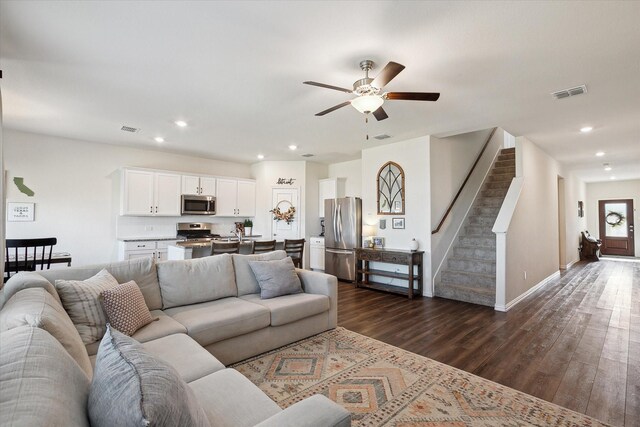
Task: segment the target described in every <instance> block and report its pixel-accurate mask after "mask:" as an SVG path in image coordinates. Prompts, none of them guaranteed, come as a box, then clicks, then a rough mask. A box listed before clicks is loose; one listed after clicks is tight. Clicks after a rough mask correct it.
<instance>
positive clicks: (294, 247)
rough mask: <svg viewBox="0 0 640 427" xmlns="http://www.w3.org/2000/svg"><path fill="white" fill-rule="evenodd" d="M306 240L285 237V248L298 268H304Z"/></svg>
mask: <svg viewBox="0 0 640 427" xmlns="http://www.w3.org/2000/svg"><path fill="white" fill-rule="evenodd" d="M304 242H305V240H304V239H284V250H285V251H286V252H287V255H289V256H290V257H291V259H292V260H293V264H294V265H295V266H296V267H298V268H302V256H303V254H304Z"/></svg>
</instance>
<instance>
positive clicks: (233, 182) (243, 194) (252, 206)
mask: <svg viewBox="0 0 640 427" xmlns="http://www.w3.org/2000/svg"><path fill="white" fill-rule="evenodd" d="M255 214H256V183H255V182H254V181H243V180H237V179H227V178H218V179H217V180H216V215H217V216H243V217H252V216H255Z"/></svg>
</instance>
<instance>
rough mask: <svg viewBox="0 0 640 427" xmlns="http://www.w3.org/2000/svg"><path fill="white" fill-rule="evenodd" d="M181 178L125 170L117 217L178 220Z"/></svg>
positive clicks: (157, 173) (174, 175)
mask: <svg viewBox="0 0 640 427" xmlns="http://www.w3.org/2000/svg"><path fill="white" fill-rule="evenodd" d="M180 181H181V180H180V175H177V174H172V173H165V172H153V171H147V170H137V169H125V170H124V173H123V179H122V195H121V201H120V214H121V215H133V216H180V186H181V184H180Z"/></svg>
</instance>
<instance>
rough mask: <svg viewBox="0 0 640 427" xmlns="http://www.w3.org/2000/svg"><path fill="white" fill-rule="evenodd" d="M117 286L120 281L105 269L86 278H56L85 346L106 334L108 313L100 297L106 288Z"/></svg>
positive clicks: (61, 295) (62, 297) (65, 306)
mask: <svg viewBox="0 0 640 427" xmlns="http://www.w3.org/2000/svg"><path fill="white" fill-rule="evenodd" d="M116 286H118V281H117V280H116V279H115V278H114V277H113V276H112V275H111V274H109V272H108V271H107V270H104V269H103V270H100V271H99V272H98V273H97V274H96V275H95V276H93V277H90V278H88V279H87V280H56V290H57V291H58V295H59V296H60V299H61V300H62V305H63V306H64V309H65V310H66V311H67V314H69V317H70V318H71V321H72V322H73V325H74V326H75V327H76V329H77V330H78V333H79V334H80V338H82V342H83V343H84V345H87V344H91V343H94V342H96V341H99V340H101V339H102V337H103V336H104V333H105V331H106V330H107V316H106V315H105V313H104V310H103V309H102V305H101V304H100V300H99V299H98V298H99V297H100V294H101V293H102V292H103V291H106V290H107V289H111V288H114V287H116Z"/></svg>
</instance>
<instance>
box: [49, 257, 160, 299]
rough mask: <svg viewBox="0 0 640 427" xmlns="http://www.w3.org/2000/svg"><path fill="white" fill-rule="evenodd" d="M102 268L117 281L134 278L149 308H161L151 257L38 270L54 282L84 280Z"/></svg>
mask: <svg viewBox="0 0 640 427" xmlns="http://www.w3.org/2000/svg"><path fill="white" fill-rule="evenodd" d="M102 269H106V270H107V271H108V272H109V273H111V275H112V276H113V277H115V278H116V280H117V281H118V283H125V282H128V281H129V280H135V282H136V284H137V285H138V286H139V287H140V291H142V295H144V301H145V302H146V303H147V307H149V310H159V309H161V308H162V298H161V296H160V286H158V274H157V273H156V263H155V261H154V260H153V257H144V258H135V259H131V260H128V261H119V262H113V263H110V264H101V265H90V266H86V267H72V268H61V269H55V270H46V271H39V272H38V273H39V274H41V275H42V276H43V277H44V278H46V279H47V280H49V281H50V282H51V283H54V282H55V281H56V280H58V279H61V280H85V279H88V278H89V277H91V276H94V275H95V274H96V273H97V272H99V271H100V270H102Z"/></svg>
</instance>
